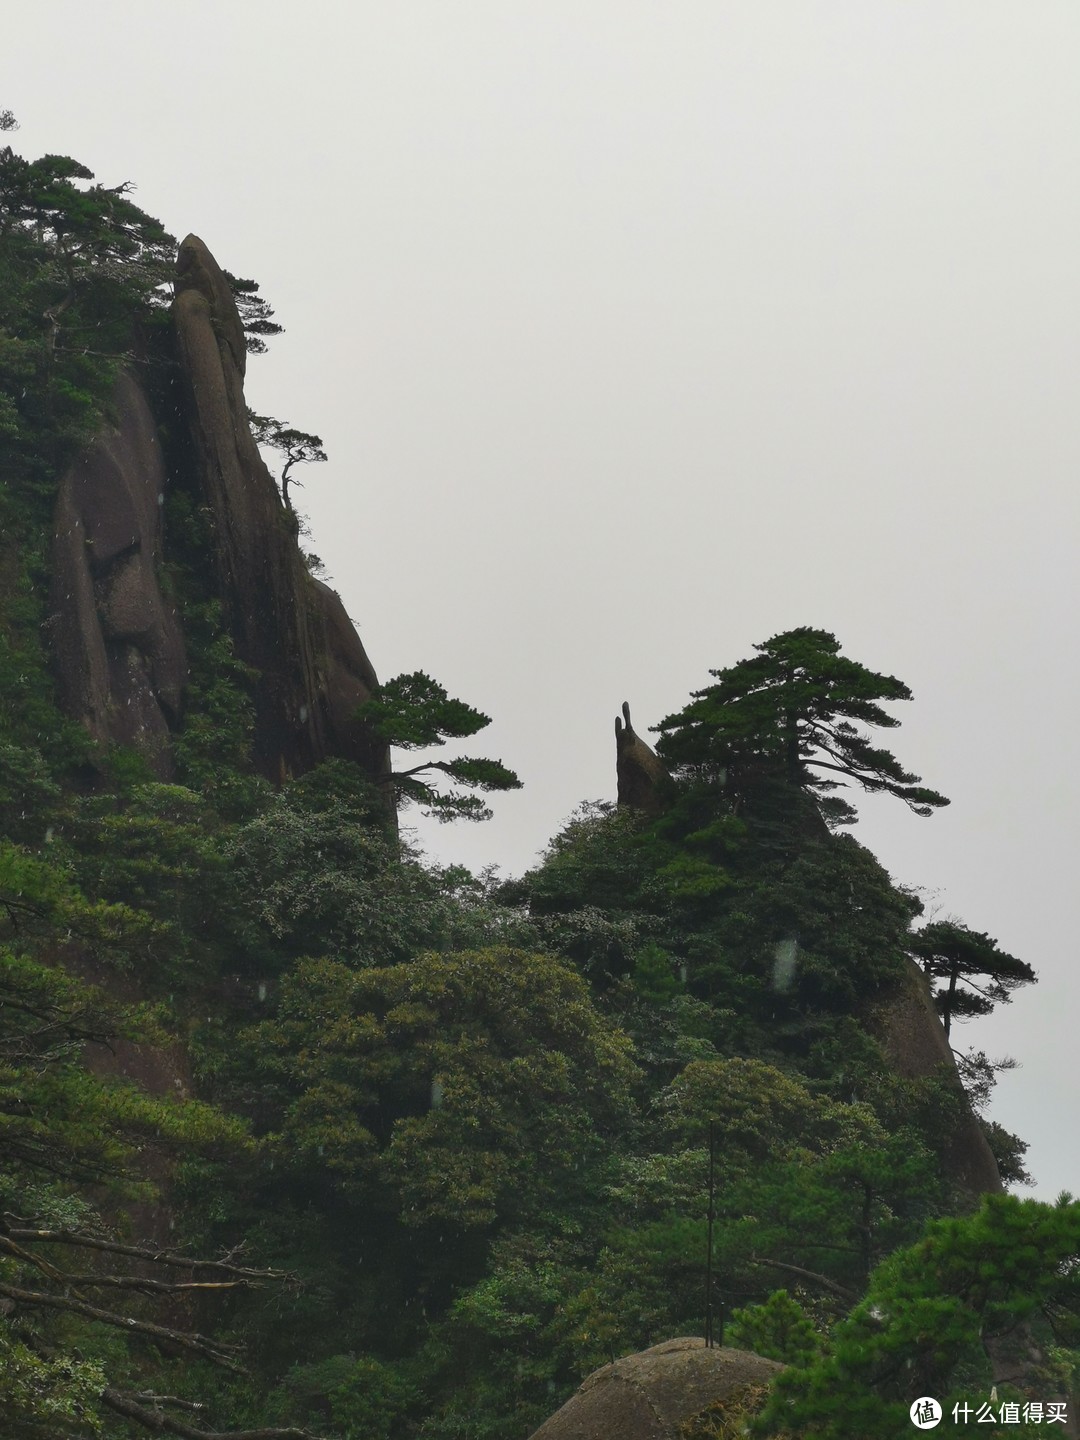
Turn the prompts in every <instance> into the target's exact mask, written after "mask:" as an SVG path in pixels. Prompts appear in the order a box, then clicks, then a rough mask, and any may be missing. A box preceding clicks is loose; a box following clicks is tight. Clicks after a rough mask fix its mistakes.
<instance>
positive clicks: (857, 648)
mask: <svg viewBox="0 0 1080 1440" xmlns="http://www.w3.org/2000/svg"><path fill="white" fill-rule="evenodd" d="M8 11H9V13H8V14H7V15H6V16H5V20H4V26H3V29H4V36H3V48H4V52H5V54H4V60H5V63H4V65H3V80H2V87H3V88H2V92H0V107H3V106H8V107H10V108H11V109H13V110H14V111H15V113H16V114H17V116H18V118H19V120H20V121H21V124H22V129H21V132H20V133H18V134H17V135H16V136H14V137H12V138H13V140H14V143H15V145H16V148H18V149H19V150H20V151H21V153H24V154H26V155H28V156H36V155H38V154H42V153H45V152H48V151H53V152H59V153H64V154H72V155H74V156H76V157H77V158H78V159H80V160H82V161H84V162H85V163H86V164H88V165H89V166H90V167H91V168H92V169H94V170H95V171H96V172H97V174H98V177H99V178H100V179H101V180H102V181H103V182H104V183H106V184H115V183H117V182H118V181H119V180H122V179H128V178H130V179H132V180H134V181H135V182H136V183H137V184H138V186H139V189H138V192H137V195H136V199H137V200H138V202H139V203H140V204H141V205H142V206H143V207H144V208H145V209H147V210H148V211H149V212H150V213H151V214H154V215H157V216H159V217H160V218H161V219H162V220H163V221H164V223H165V224H166V225H167V226H168V227H169V228H170V229H171V230H173V231H174V232H175V233H176V234H177V235H178V236H182V235H183V234H184V233H186V232H187V231H189V230H194V231H195V232H197V233H198V234H200V235H201V236H202V238H203V239H204V240H205V241H206V242H207V244H208V245H209V246H210V248H211V249H212V250H213V251H214V253H215V254H216V256H217V258H218V260H219V261H220V262H221V263H222V264H223V265H225V266H227V267H228V268H229V269H231V270H233V271H234V272H236V273H238V274H241V275H245V276H248V275H250V276H254V277H255V278H256V279H257V280H259V281H260V283H261V284H262V286H263V290H264V293H265V294H266V295H267V297H268V298H269V299H270V301H271V303H272V304H274V305H275V306H276V308H277V311H278V318H279V319H280V320H281V321H282V322H283V323H284V325H285V326H286V328H287V332H288V333H287V334H286V335H284V336H282V337H281V338H280V339H279V340H277V341H276V342H274V343H273V346H272V351H271V353H270V354H269V355H267V356H265V357H263V358H262V359H260V360H255V361H254V362H253V363H252V365H251V367H250V380H249V387H248V388H249V399H250V401H251V403H252V404H253V405H254V406H255V408H256V409H258V410H260V411H263V412H265V413H271V414H274V415H276V416H278V417H279V418H281V419H283V420H287V421H289V422H291V423H292V424H294V425H297V426H300V427H301V428H304V429H310V430H315V431H318V432H319V433H320V434H321V435H322V437H323V439H324V440H325V442H326V448H327V450H328V452H329V454H330V457H331V462H330V464H328V465H326V466H323V467H320V468H318V469H316V470H313V471H311V472H309V476H308V483H307V488H306V489H305V490H304V491H303V492H301V494H300V497H299V499H300V502H301V505H302V507H303V508H306V510H307V511H308V513H309V515H310V517H311V524H312V530H313V545H314V548H315V549H316V550H317V551H318V552H319V554H320V555H321V556H322V557H323V558H324V560H325V561H326V562H327V564H328V566H329V568H330V571H331V572H332V575H333V578H334V583H335V584H336V586H337V587H338V588H339V589H340V591H341V593H342V595H343V597H344V599H345V602H346V604H347V606H348V608H349V610H350V613H351V614H352V615H353V616H354V618H355V619H356V620H357V622H358V623H359V626H360V629H361V633H362V635H363V637H364V639H365V642H366V644H367V645H368V648H369V651H370V654H371V656H372V659H373V661H374V663H375V665H376V667H377V668H378V669H379V671H380V673H381V674H382V675H383V676H389V675H392V674H396V673H398V672H400V671H403V670H411V669H417V668H423V669H426V670H428V671H429V672H430V673H433V674H434V675H435V676H436V677H438V678H439V679H440V680H442V681H443V682H444V683H445V684H446V685H447V686H448V688H449V689H450V690H451V692H452V693H454V694H457V695H460V696H462V697H463V698H465V699H467V700H469V701H471V702H472V703H473V704H476V705H479V706H480V707H482V708H483V709H485V710H486V711H488V712H489V713H490V714H492V715H493V716H494V717H495V723H494V724H493V725H492V727H491V729H490V730H489V731H487V732H485V734H484V736H483V737H481V738H482V739H484V740H485V741H487V743H486V745H485V746H484V747H483V749H484V750H485V751H486V753H490V754H495V755H500V756H501V757H502V758H503V759H504V760H505V761H506V762H507V763H508V764H511V765H513V766H514V767H515V768H517V769H518V770H519V772H520V774H521V776H522V778H523V780H524V781H525V783H526V789H525V791H524V792H522V793H520V794H518V795H512V796H507V797H505V798H503V799H501V800H500V801H498V803H497V818H496V819H495V821H493V822H492V823H491V824H489V825H487V826H481V827H477V828H476V829H468V828H464V827H461V826H457V827H451V828H446V829H440V828H434V829H430V828H427V827H422V829H421V835H422V839H423V841H424V843H425V844H426V845H427V846H428V847H429V849H430V851H431V853H432V854H434V855H437V856H439V857H442V858H447V859H461V860H463V861H465V862H466V863H469V864H471V865H473V866H475V867H479V866H481V865H483V864H486V863H489V862H496V863H498V864H500V865H501V866H502V867H503V869H504V870H505V871H507V872H509V873H514V872H519V871H520V870H521V869H523V868H524V867H525V866H526V865H528V864H529V863H530V862H531V861H532V859H533V857H534V856H535V854H536V852H537V851H538V850H539V849H540V848H541V847H542V846H543V844H544V843H545V842H546V840H547V839H548V838H549V837H550V836H551V834H552V833H553V832H554V831H555V830H556V829H557V827H558V826H559V824H560V822H561V821H562V819H563V818H564V817H565V816H566V815H567V814H568V813H569V812H570V811H571V810H572V809H573V807H574V806H575V804H576V803H577V802H578V801H579V800H581V799H584V798H595V797H600V796H611V795H612V794H613V790H614V746H613V740H612V720H613V717H614V715H615V714H616V712H617V709H618V706H619V703H620V702H621V701H622V700H623V699H629V701H630V702H631V706H632V708H633V713H634V718H635V722H636V724H637V727H638V728H639V729H640V730H642V731H644V730H645V729H646V727H647V726H648V725H650V724H653V723H655V722H656V721H657V720H658V719H660V718H661V717H662V716H664V715H666V714H669V713H670V712H671V711H673V710H675V709H677V708H679V706H681V704H682V703H683V702H684V701H685V699H686V696H687V694H688V692H689V691H690V690H691V689H693V688H698V687H700V686H701V685H703V684H705V683H706V682H707V679H708V675H707V672H708V669H709V668H710V667H719V666H723V665H727V664H730V663H733V662H734V661H735V660H738V659H740V658H741V657H742V656H744V655H746V654H748V653H749V652H750V648H751V646H752V644H753V642H755V641H760V640H764V639H766V638H767V637H768V636H770V635H771V634H773V633H775V632H776V631H778V630H782V629H787V628H790V627H791V626H794V625H801V624H809V625H815V626H820V627H823V628H826V629H831V630H834V631H835V633H836V634H837V636H838V637H839V638H840V640H841V642H842V643H843V645H844V647H845V651H846V653H848V654H850V655H851V656H852V657H853V658H855V659H858V660H862V661H864V662H865V663H867V664H869V665H871V666H872V667H873V668H875V669H881V670H885V671H888V672H891V673H894V674H896V675H898V676H899V677H900V678H901V679H903V680H905V681H906V682H907V683H908V684H909V685H910V686H911V687H912V689H913V690H914V691H915V697H916V698H915V701H914V703H913V704H911V705H908V706H905V707H902V710H901V714H902V718H903V721H904V723H903V727H902V728H901V730H899V731H898V732H896V733H895V734H894V735H893V737H892V741H891V743H892V745H893V748H895V750H896V753H897V754H898V755H899V757H900V758H901V760H903V761H904V762H905V763H907V764H908V765H910V766H911V767H912V768H913V769H915V770H916V771H918V772H919V773H921V774H922V775H923V776H924V778H925V780H926V782H927V783H928V784H930V785H931V786H933V787H935V788H937V789H940V790H943V791H944V792H945V793H946V794H948V795H950V796H951V797H952V799H953V805H952V807H951V808H950V809H949V810H947V811H944V812H942V813H941V814H939V815H936V816H934V817H933V818H932V819H929V820H920V819H917V818H915V817H914V816H912V815H910V814H909V813H908V812H906V811H905V810H904V809H903V808H902V807H899V806H897V805H896V804H895V802H892V803H890V802H887V801H874V802H873V803H870V802H868V803H866V804H864V805H863V807H862V808H863V813H864V817H865V818H864V820H863V822H862V824H861V825H860V826H859V827H858V831H857V833H858V835H859V838H860V839H862V840H863V841H864V843H866V844H868V845H869V846H870V847H871V848H872V849H873V850H874V851H875V853H876V854H877V855H878V856H879V857H880V858H881V859H882V861H883V862H884V863H885V864H886V865H887V866H888V867H889V869H890V870H891V871H892V872H893V874H894V875H895V876H896V878H897V879H899V880H901V881H904V882H906V883H910V884H916V885H920V886H923V887H926V888H927V890H928V891H929V892H931V893H929V894H928V896H927V899H928V903H929V904H930V905H931V906H932V907H936V909H937V912H938V913H939V914H940V915H942V916H944V915H953V916H956V917H959V918H961V919H962V920H964V921H966V922H967V923H968V924H970V925H972V926H973V927H974V928H976V929H980V930H987V931H989V932H990V933H991V934H993V935H995V936H996V937H997V938H998V939H999V941H1000V942H1001V944H1002V945H1003V946H1004V947H1005V948H1006V949H1008V950H1011V951H1012V952H1013V953H1015V954H1017V955H1019V956H1021V957H1022V958H1024V959H1026V960H1027V961H1028V962H1029V963H1031V964H1032V965H1034V966H1035V968H1036V969H1037V970H1038V971H1039V973H1040V976H1041V984H1040V985H1039V987H1038V988H1037V990H1030V991H1028V992H1021V994H1020V995H1019V997H1018V998H1017V999H1016V1000H1015V1002H1014V1003H1013V1005H1012V1006H1011V1007H1008V1008H1006V1009H1005V1010H1004V1011H1003V1012H1002V1013H1001V1015H1000V1017H993V1018H992V1019H991V1020H989V1021H983V1022H980V1023H972V1024H970V1025H968V1026H966V1027H965V1028H964V1030H963V1031H962V1032H961V1038H962V1040H963V1041H964V1042H967V1041H970V1042H971V1043H974V1044H975V1045H977V1046H978V1047H980V1048H984V1049H986V1050H987V1051H989V1053H991V1054H992V1055H999V1054H1003V1053H1006V1052H1008V1053H1010V1054H1013V1055H1015V1056H1016V1057H1017V1059H1019V1060H1020V1061H1021V1062H1022V1065H1023V1068H1022V1069H1021V1070H1020V1071H1018V1072H1016V1073H1014V1074H1013V1075H1011V1076H1006V1077H1005V1078H1004V1079H1003V1081H1002V1083H1001V1085H1000V1088H999V1092H998V1094H999V1098H998V1102H997V1104H996V1107H995V1114H996V1116H997V1118H999V1119H1000V1120H1001V1121H1002V1123H1003V1124H1005V1125H1006V1126H1008V1127H1010V1128H1014V1129H1016V1130H1017V1131H1018V1132H1019V1133H1020V1134H1021V1135H1022V1136H1023V1137H1024V1138H1026V1139H1028V1140H1029V1141H1031V1143H1032V1149H1031V1154H1030V1157H1029V1160H1030V1163H1031V1164H1032V1166H1033V1168H1034V1171H1035V1174H1036V1177H1037V1179H1038V1181H1039V1190H1038V1193H1039V1194H1040V1195H1042V1196H1044V1197H1046V1198H1052V1196H1053V1195H1054V1194H1055V1193H1056V1192H1057V1190H1059V1189H1061V1188H1070V1189H1072V1190H1073V1191H1080V1139H1078V1138H1077V1127H1076V1125H1075V1124H1074V1123H1073V1122H1074V1104H1073V1079H1072V1075H1073V1069H1072V1067H1073V1058H1074V1053H1075V1050H1076V1040H1075V1038H1074V1030H1075V1024H1076V1018H1075V1017H1076V1015H1077V1011H1078V1006H1080V978H1078V973H1077V964H1076V959H1075V954H1074V951H1075V939H1074V937H1075V934H1076V931H1077V919H1076V913H1075V912H1076V904H1075V899H1076V895H1077V890H1078V886H1077V882H1076V876H1075V869H1076V861H1077V850H1078V847H1077V843H1076V842H1077V828H1078V819H1077V817H1078V815H1080V794H1078V791H1080V780H1078V776H1080V764H1078V760H1080V756H1078V753H1077V752H1078V748H1080V746H1078V740H1077V719H1076V716H1077V708H1078V707H1077V701H1078V698H1080V697H1078V693H1077V692H1078V685H1077V678H1076V659H1075V643H1074V629H1075V616H1076V598H1077V596H1076V590H1077V576H1076V571H1077V567H1076V561H1075V556H1076V545H1077V538H1078V536H1077V531H1078V528H1080V526H1078V520H1080V500H1078V492H1077V485H1076V477H1077V474H1078V461H1080V422H1078V419H1077V405H1076V400H1075V394H1074V392H1075V389H1076V384H1077V378H1078V360H1080V325H1078V323H1077V322H1078V316H1080V305H1078V301H1080V293H1078V291H1080V277H1078V259H1077V257H1078V256H1080V186H1078V171H1080V123H1078V121H1080V114H1078V111H1080V99H1078V91H1077V86H1076V75H1077V73H1078V70H1080V10H1078V9H1077V7H1076V5H1075V4H1074V3H1071V0H1070V3H1052V0H1040V3H1039V4H1038V5H1030V4H1024V3H1020V0H1015V3H1010V4H1001V3H993V0H953V3H949V0H944V3H943V0H900V3H882V0H848V3H845V0H830V3H814V0H787V3H777V0H743V3H740V4H732V3H721V0H685V3H675V4H667V5H661V4H657V3H648V4H646V3H640V0H584V3H582V0H575V3H572V4H571V3H564V0H544V3H542V4H540V3H533V4H525V3H511V0H499V3H480V0H458V3H453V4H447V3H446V0H423V3H418V0H383V3H379V4H374V3H354V4H351V5H349V6H347V7H346V6H342V5H331V4H326V3H322V0H314V3H307V4H305V5H303V6H297V5H289V6H286V5H284V4H281V3H278V0H272V3H268V0H260V3H254V0H217V3H215V4H208V3H205V0H187V3H186V4H185V5H184V6H182V7H180V8H177V7H174V6H166V5H163V4H147V3H145V0H144V3H138V4H137V3H128V0H123V3H118V0H113V3H107V0H95V3H94V5H93V6H88V5H87V4H86V3H85V0H78V3H76V0H50V4H49V5H47V6H37V5H26V4H24V5H22V6H9V7H8ZM11 12H15V13H11ZM489 736H490V740H488V737H489Z"/></svg>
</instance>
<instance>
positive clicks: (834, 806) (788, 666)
mask: <svg viewBox="0 0 1080 1440" xmlns="http://www.w3.org/2000/svg"><path fill="white" fill-rule="evenodd" d="M754 649H755V650H756V651H757V652H758V653H757V655H756V656H754V657H752V658H750V659H747V660H740V661H739V662H738V663H737V664H735V665H732V666H729V667H728V668H727V669H724V670H713V671H710V674H712V675H714V676H715V677H716V684H715V685H709V686H707V687H706V688H705V689H703V690H695V691H694V692H693V695H692V699H691V701H690V703H689V704H688V705H686V706H684V708H683V709H682V710H680V711H678V712H677V713H676V714H674V715H669V716H668V717H667V718H666V719H665V720H662V721H661V722H660V724H659V725H657V726H656V727H654V728H655V729H656V730H658V731H659V732H660V739H659V741H658V742H657V746H656V749H657V754H658V755H659V756H660V758H661V759H662V760H664V761H665V762H666V763H667V764H668V765H670V766H672V767H673V768H674V769H675V770H676V771H677V772H678V773H680V774H682V775H684V776H689V775H702V776H706V777H711V778H713V779H720V780H722V782H723V783H726V784H729V785H731V786H733V787H734V788H735V789H736V790H737V789H738V787H739V785H740V783H741V782H744V781H745V780H746V779H747V777H748V776H750V775H752V774H754V773H755V772H756V773H761V772H762V771H765V772H766V773H768V772H772V773H774V774H779V775H781V776H782V777H783V778H784V779H785V780H786V781H787V782H788V783H789V784H791V785H793V786H797V787H799V788H801V789H802V790H804V791H805V792H807V793H809V794H810V795H812V796H813V797H814V799H815V800H816V802H817V804H818V807H819V809H820V811H821V813H822V814H823V815H824V816H825V818H826V819H828V820H829V821H831V822H832V823H834V824H850V823H851V822H852V821H853V820H854V819H855V818H856V816H855V811H854V809H853V807H852V806H851V805H850V804H849V803H848V802H847V801H845V800H843V799H842V798H840V797H838V796H835V795H832V794H831V793H830V792H831V791H834V790H835V789H836V788H837V787H838V786H842V785H846V784H849V783H850V784H854V785H857V786H859V787H860V788H861V789H863V790H866V791H870V792H884V793H886V794H889V795H895V796H896V797H897V798H898V799H900V800H903V801H904V803H905V804H906V805H908V806H909V807H910V808H911V809H912V810H914V812H915V813H916V814H917V815H930V814H931V813H932V812H933V811H934V810H935V809H936V808H938V807H939V806H942V805H947V804H948V803H949V802H948V800H947V799H946V798H945V796H944V795H939V794H938V793H937V791H935V790H929V789H926V788H925V787H924V786H923V785H922V784H921V782H920V778H919V776H918V775H914V774H912V773H910V772H909V771H907V770H905V769H904V767H903V766H902V765H901V764H900V762H899V761H898V760H897V759H896V757H895V756H894V755H892V754H891V753H890V752H889V751H888V750H884V749H881V748H880V747H877V746H875V745H873V744H872V743H871V739H870V737H869V736H867V735H866V734H865V733H864V732H863V731H862V730H861V729H860V728H859V727H860V726H872V727H875V728H886V729H893V728H895V727H896V726H897V725H899V723H900V722H899V721H898V720H897V719H896V718H895V717H894V716H892V715H890V714H889V713H888V712H887V711H886V710H883V709H882V707H881V705H880V704H879V703H878V702H879V701H886V702H890V701H896V700H910V699H911V691H910V690H909V689H908V687H907V686H906V685H904V684H903V683H902V682H901V681H899V680H897V679H895V678H894V677H893V676H891V675H881V674H878V673H877V672H876V671H873V670H869V669H867V668H866V666H865V665H860V664H859V663H858V662H857V661H854V660H849V659H848V658H847V657H846V656H843V655H841V654H840V644H839V641H837V639H836V638H835V636H833V635H830V634H829V633H828V632H827V631H825V630H813V629H810V628H809V627H807V626H803V627H801V628H799V629H797V630H788V631H786V632H785V633H783V634H781V635H774V636H773V638H772V639H771V640H766V641H765V642H764V643H763V644H761V645H755V646H754ZM816 772H825V773H824V774H818V773H816ZM833 775H839V776H842V777H844V778H843V779H841V780H834V779H831V778H830V777H831V776H833Z"/></svg>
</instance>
